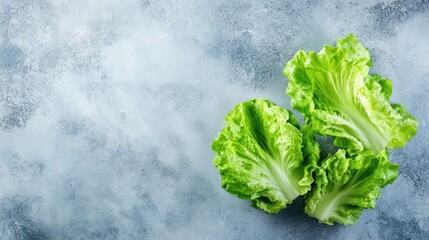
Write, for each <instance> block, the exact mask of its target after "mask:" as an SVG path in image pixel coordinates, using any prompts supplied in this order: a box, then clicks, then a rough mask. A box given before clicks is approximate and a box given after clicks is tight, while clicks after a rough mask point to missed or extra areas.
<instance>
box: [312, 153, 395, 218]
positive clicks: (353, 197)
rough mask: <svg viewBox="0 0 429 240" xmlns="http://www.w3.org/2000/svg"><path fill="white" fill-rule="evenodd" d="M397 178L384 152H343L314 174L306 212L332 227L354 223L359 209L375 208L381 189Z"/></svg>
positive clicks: (360, 210) (323, 164) (359, 211)
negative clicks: (314, 179) (333, 225)
mask: <svg viewBox="0 0 429 240" xmlns="http://www.w3.org/2000/svg"><path fill="white" fill-rule="evenodd" d="M397 176H398V165H395V164H393V163H391V162H389V161H388V159H387V151H381V152H380V153H378V154H373V153H371V152H369V151H367V152H362V153H360V154H358V155H356V156H353V157H349V158H347V157H346V152H345V151H344V150H342V149H340V150H338V152H337V153H336V154H335V155H333V156H330V157H328V158H327V159H325V160H324V161H323V162H322V163H321V167H320V168H319V169H318V170H317V173H316V186H315V187H314V188H313V189H312V191H311V192H310V193H308V194H307V195H306V206H305V212H306V213H307V214H308V215H310V216H313V217H315V218H317V219H318V220H319V222H321V223H326V224H330V225H332V224H333V223H334V222H338V223H342V224H353V223H355V222H356V221H357V220H358V218H359V216H360V214H361V212H362V210H363V209H365V208H374V207H375V201H376V199H377V198H378V197H379V196H380V189H381V188H383V187H384V186H386V185H387V184H389V183H392V182H393V181H394V180H395V179H396V177H397Z"/></svg>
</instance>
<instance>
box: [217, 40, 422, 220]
mask: <svg viewBox="0 0 429 240" xmlns="http://www.w3.org/2000/svg"><path fill="white" fill-rule="evenodd" d="M371 65H372V61H371V57H370V54H369V52H368V50H367V49H366V48H365V47H364V46H363V45H362V44H361V43H360V42H359V40H358V39H357V38H356V37H355V36H353V35H351V34H349V35H348V36H347V37H345V38H343V39H339V40H338V43H337V46H336V47H333V46H325V47H324V48H323V49H322V50H321V51H320V52H319V53H317V54H316V53H314V52H304V51H298V53H297V54H296V55H295V57H294V58H293V59H292V60H291V61H289V62H288V63H287V65H286V67H285V68H284V73H285V75H286V76H287V77H288V78H289V84H288V87H287V90H286V92H287V93H288V94H289V96H290V97H291V99H292V107H293V108H295V109H297V110H298V111H300V112H302V113H303V114H304V117H305V119H306V123H307V124H308V125H307V126H304V127H302V128H300V127H299V125H298V122H297V120H296V119H295V118H294V116H293V115H292V113H291V112H290V111H288V110H285V109H282V108H281V107H278V106H275V105H274V104H273V103H272V102H270V101H269V100H260V99H253V100H250V101H247V102H243V103H240V104H238V105H237V106H235V107H234V109H233V110H232V111H231V112H230V113H228V114H227V115H226V117H225V123H226V126H225V128H224V129H223V130H222V131H221V132H220V134H219V136H218V138H217V139H216V140H214V142H213V145H212V149H213V150H214V151H215V153H216V155H215V158H214V165H215V166H216V167H217V168H218V169H219V172H220V174H221V177H222V187H223V188H225V189H226V190H227V191H228V192H230V193H232V194H235V195H237V196H238V197H240V198H244V199H250V200H252V203H253V205H254V206H256V207H259V208H261V209H263V210H265V211H266V212H268V213H277V212H278V211H280V210H281V209H283V208H285V207H286V206H287V204H289V203H291V202H292V201H293V200H294V199H295V198H297V197H298V196H300V195H304V198H305V202H306V206H305V212H306V213H307V214H308V215H310V216H313V217H315V218H317V219H318V220H319V222H320V223H325V224H330V225H332V224H333V223H334V222H337V223H342V224H353V223H355V222H356V221H357V220H358V218H359V216H360V214H361V212H362V211H363V210H364V209H366V208H374V207H375V203H376V200H377V198H378V197H379V196H380V191H381V188H383V187H385V186H386V185H387V184H390V183H392V182H393V181H394V180H395V179H396V177H397V176H398V165H395V164H393V163H391V162H389V161H388V152H387V150H386V149H387V148H397V147H401V146H404V145H405V144H406V142H407V141H408V140H409V139H410V138H412V137H413V136H414V135H415V134H416V131H417V126H418V121H417V119H415V118H414V117H413V116H411V115H410V113H409V112H408V111H407V110H406V109H405V108H404V107H403V106H402V105H400V104H389V99H390V96H391V94H392V82H391V81H390V80H389V79H386V78H384V77H382V76H380V75H376V74H369V68H370V67H371ZM314 132H316V133H319V134H322V135H327V136H332V137H334V144H335V145H336V146H338V147H340V148H343V149H339V150H338V151H337V153H336V154H334V155H333V156H331V155H329V156H328V157H327V158H326V159H325V160H323V161H321V162H319V154H320V148H319V145H318V143H317V142H316V141H315V140H314V136H313V133H314ZM318 162H319V163H318Z"/></svg>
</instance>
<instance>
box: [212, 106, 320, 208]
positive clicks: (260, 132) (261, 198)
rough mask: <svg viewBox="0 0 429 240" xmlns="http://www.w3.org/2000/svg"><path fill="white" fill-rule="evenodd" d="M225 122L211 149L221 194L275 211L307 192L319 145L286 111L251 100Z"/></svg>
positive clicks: (229, 114)
mask: <svg viewBox="0 0 429 240" xmlns="http://www.w3.org/2000/svg"><path fill="white" fill-rule="evenodd" d="M225 123H226V126H225V128H224V129H223V130H222V131H221V132H220V133H219V136H218V138H217V139H215V140H214V141H213V144H212V149H213V151H214V152H215V153H216V155H215V157H214V160H213V162H214V165H215V166H216V167H217V168H218V169H219V172H220V174H221V178H222V180H221V185H222V187H223V188H224V189H225V190H226V191H228V192H230V193H232V194H234V195H237V196H238V197H240V198H243V199H250V200H252V204H253V205H254V206H256V207H258V208H260V209H263V210H264V211H266V212H268V213H277V212H278V211H280V210H281V209H283V208H285V207H286V205H287V204H289V203H291V202H292V201H293V200H294V199H295V198H297V197H298V196H299V195H303V194H305V193H307V192H308V191H309V190H310V189H311V184H312V183H313V182H314V179H313V175H312V173H313V172H314V170H315V168H316V167H317V161H318V160H319V153H320V149H319V145H318V144H317V143H316V142H315V141H314V138H313V133H312V132H311V130H310V129H308V128H303V132H304V134H303V133H301V131H300V130H299V129H298V128H299V126H298V122H297V120H296V119H295V117H294V116H293V115H292V113H291V112H290V111H288V110H285V109H283V108H281V107H278V106H276V105H274V104H273V103H272V102H270V101H269V100H260V99H253V100H250V101H247V102H243V103H240V104H238V105H236V106H235V107H234V109H233V110H232V111H231V112H230V113H228V114H227V115H226V117H225Z"/></svg>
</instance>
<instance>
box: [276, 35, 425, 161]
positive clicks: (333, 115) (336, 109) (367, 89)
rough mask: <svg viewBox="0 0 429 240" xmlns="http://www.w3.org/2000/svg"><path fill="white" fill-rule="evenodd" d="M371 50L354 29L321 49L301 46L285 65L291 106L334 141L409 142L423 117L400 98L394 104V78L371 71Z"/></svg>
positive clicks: (368, 146)
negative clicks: (391, 97) (412, 113)
mask: <svg viewBox="0 0 429 240" xmlns="http://www.w3.org/2000/svg"><path fill="white" fill-rule="evenodd" d="M371 65H372V61H371V57H370V54H369V52H368V50H367V49H366V48H365V47H364V46H363V45H362V44H361V43H360V42H359V40H358V39H357V38H356V37H355V36H354V35H352V34H349V35H348V36H347V37H345V38H343V39H339V40H338V42H337V46H336V47H333V46H325V47H324V48H323V49H322V50H321V51H320V52H319V53H317V54H316V53H314V52H304V51H302V50H300V51H298V52H297V53H296V55H295V57H294V58H293V59H292V60H291V61H289V62H288V63H287V65H286V67H285V68H284V70H283V72H284V74H285V75H286V76H287V77H288V78H289V84H288V87H287V90H286V92H287V94H288V95H289V96H290V97H291V99H292V107H293V108H295V109H297V110H298V111H300V112H302V113H303V114H304V116H305V117H306V122H307V123H308V125H309V126H310V127H311V128H312V129H313V130H314V131H315V132H318V133H320V134H322V135H328V136H333V137H335V140H334V144H335V145H336V146H338V147H341V148H347V149H348V151H349V153H351V154H357V153H359V152H360V151H363V150H370V151H372V152H374V153H378V152H380V151H382V150H383V149H385V148H386V147H388V148H396V147H401V146H404V145H405V143H406V142H407V141H408V140H409V139H410V138H412V137H413V136H414V134H415V133H416V131H417V125H418V121H417V120H416V119H415V118H414V117H412V116H411V115H410V114H409V112H408V111H407V110H406V109H405V108H404V107H403V106H402V105H399V104H392V105H391V104H389V102H388V100H389V98H390V95H391V92H392V84H391V81H390V80H388V79H386V78H383V77H381V76H379V75H371V74H368V72H369V68H370V67H371Z"/></svg>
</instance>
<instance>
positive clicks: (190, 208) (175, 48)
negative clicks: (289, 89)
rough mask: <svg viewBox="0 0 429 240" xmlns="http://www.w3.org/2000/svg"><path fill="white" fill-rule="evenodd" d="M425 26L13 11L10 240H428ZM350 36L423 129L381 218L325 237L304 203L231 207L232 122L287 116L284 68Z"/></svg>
mask: <svg viewBox="0 0 429 240" xmlns="http://www.w3.org/2000/svg"><path fill="white" fill-rule="evenodd" d="M428 14H429V2H428V1H427V0H422V1H412V0H396V1H394V0H389V1H381V0H377V1H355V2H344V1H335V0H327V1H319V2H317V1H306V3H303V2H300V1H280V0H279V1H277V0H272V1H264V2H261V1H227V0H221V1H187V0H177V1H155V0H140V1H137V0H136V1H133V0H130V1H118V0H107V1H100V0H98V1H82V0H81V1H53V0H37V1H33V0H23V1H12V0H5V1H1V3H0V86H1V87H0V129H1V134H0V157H1V161H0V236H1V238H2V239H13V240H15V239H18V240H26V239H428V238H429V232H428V229H429V202H428V199H429V192H428V191H427V189H428V187H429V175H428V174H427V169H429V148H428V147H427V146H428V145H429V137H428V135H427V133H428V132H429V125H428V122H429V114H428V109H429V104H428V103H429V100H428V99H429V98H428V92H429V57H428V54H427V53H428V52H429V47H428V46H429V45H428V44H427V43H428V41H429V31H428V28H427V22H429V15H428ZM348 33H354V34H356V35H357V36H358V38H360V39H361V40H362V41H363V43H364V44H365V45H366V46H367V47H368V48H369V50H370V51H371V54H372V56H373V60H374V67H373V69H372V72H374V73H379V74H381V75H385V76H387V77H389V78H391V79H392V82H393V95H392V101H393V102H398V103H402V104H404V105H405V106H406V107H407V108H408V109H409V110H410V112H411V113H412V114H413V115H414V116H416V118H417V119H418V120H419V121H420V126H419V130H418V133H417V135H416V136H415V137H414V138H413V139H412V140H411V141H409V142H408V143H407V146H405V147H404V148H401V149H395V150H392V151H391V154H390V159H391V161H393V162H395V163H397V164H399V165H400V166H401V168H400V176H399V177H398V179H397V180H396V182H395V183H394V184H393V185H389V186H388V187H386V188H385V189H383V191H382V195H381V198H380V199H379V200H378V202H377V203H378V205H377V208H376V209H371V210H366V211H364V212H363V214H362V217H361V218H360V220H359V222H358V223H357V224H355V225H352V226H341V225H335V226H326V225H322V224H318V223H317V221H316V220H315V219H312V218H310V217H308V216H307V215H306V214H305V213H304V212H303V207H304V206H303V205H304V203H303V201H302V199H297V200H296V201H295V202H294V203H293V204H292V205H291V206H289V207H288V208H287V209H285V210H284V211H282V212H280V213H279V214H278V215H267V214H265V213H264V212H262V211H260V210H258V209H254V208H252V207H251V206H250V204H249V202H247V201H244V200H241V199H238V198H236V197H235V196H233V195H230V194H228V193H227V192H225V191H224V190H223V189H222V188H221V187H220V176H219V173H218V171H217V169H216V168H215V167H214V166H213V165H212V158H213V153H212V151H211V142H212V141H213V139H214V138H215V137H216V136H217V134H218V132H219V131H220V130H221V129H222V127H223V126H224V124H223V118H224V115H225V114H226V113H227V112H229V111H230V110H231V109H232V108H233V106H234V105H235V104H237V103H239V102H241V101H244V100H248V99H251V98H255V97H259V98H269V99H271V100H273V101H274V102H275V103H276V104H278V105H280V106H282V107H285V108H289V109H290V99H289V97H288V96H286V94H285V88H286V84H287V79H286V77H284V76H283V74H282V69H283V66H284V65H285V64H286V62H287V61H288V60H289V59H291V58H292V57H293V54H295V52H296V51H297V50H299V49H304V50H313V51H318V50H319V49H320V48H321V47H322V46H323V45H324V44H334V42H335V41H336V39H337V38H339V37H343V36H345V35H346V34H348ZM295 113H296V112H295ZM297 117H298V118H299V119H300V120H301V121H302V117H301V116H300V115H298V114H297ZM326 144H329V142H326ZM328 148H329V147H328Z"/></svg>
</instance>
